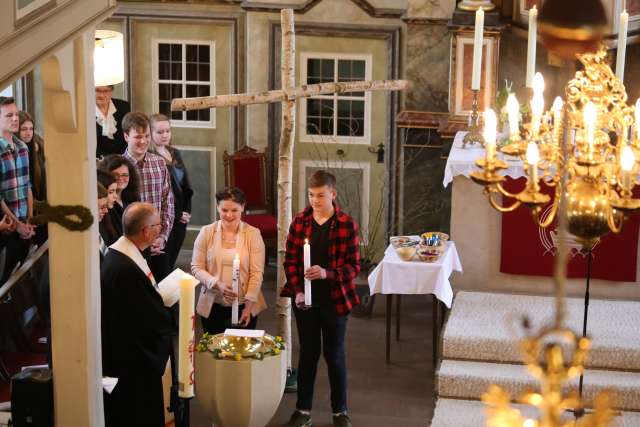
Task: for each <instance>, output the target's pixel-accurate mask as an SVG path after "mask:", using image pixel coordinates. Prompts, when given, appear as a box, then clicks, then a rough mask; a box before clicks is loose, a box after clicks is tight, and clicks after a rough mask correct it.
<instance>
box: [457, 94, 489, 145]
mask: <svg viewBox="0 0 640 427" xmlns="http://www.w3.org/2000/svg"><path fill="white" fill-rule="evenodd" d="M472 92H473V98H472V100H471V115H470V116H469V120H470V121H471V123H470V124H469V132H467V134H466V135H465V136H464V139H463V140H462V148H465V147H466V146H467V144H470V145H473V144H480V146H481V147H484V137H483V136H482V130H481V128H480V113H479V111H478V93H479V92H480V91H479V90H478V89H472Z"/></svg>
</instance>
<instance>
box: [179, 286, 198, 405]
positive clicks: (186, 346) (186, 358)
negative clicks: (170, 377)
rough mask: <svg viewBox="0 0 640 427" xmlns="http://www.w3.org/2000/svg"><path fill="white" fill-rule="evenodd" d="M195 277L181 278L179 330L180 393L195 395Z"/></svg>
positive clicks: (181, 394) (185, 395)
mask: <svg viewBox="0 0 640 427" xmlns="http://www.w3.org/2000/svg"><path fill="white" fill-rule="evenodd" d="M195 285H196V283H195V282H194V280H193V278H192V277H190V276H188V275H185V276H184V277H183V278H182V279H180V314H179V320H180V324H179V330H178V349H179V350H178V395H179V396H180V397H183V398H189V397H193V383H194V369H193V351H194V347H195V346H194V342H193V340H194V331H195V321H196V318H195V314H194V307H195V300H196V292H195Z"/></svg>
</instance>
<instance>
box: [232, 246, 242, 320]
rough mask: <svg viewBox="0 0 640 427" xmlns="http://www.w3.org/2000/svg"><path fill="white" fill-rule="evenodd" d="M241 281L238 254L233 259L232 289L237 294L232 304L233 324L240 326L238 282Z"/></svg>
mask: <svg viewBox="0 0 640 427" xmlns="http://www.w3.org/2000/svg"><path fill="white" fill-rule="evenodd" d="M239 280H240V255H238V254H236V256H235V257H234V258H233V266H232V270H231V288H232V290H233V292H235V294H236V298H235V299H234V300H233V303H231V324H232V325H237V324H238V298H239V297H240V294H239V292H238V291H239V289H240V286H239V284H238V281H239Z"/></svg>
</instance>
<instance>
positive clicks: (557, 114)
mask: <svg viewBox="0 0 640 427" xmlns="http://www.w3.org/2000/svg"><path fill="white" fill-rule="evenodd" d="M563 106H564V102H563V101H562V98H560V97H559V96H556V99H554V100H553V106H552V107H551V109H552V110H553V136H554V138H556V139H557V140H558V141H559V140H560V130H561V129H562V127H561V126H562V107H563Z"/></svg>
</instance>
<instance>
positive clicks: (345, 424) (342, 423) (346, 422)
mask: <svg viewBox="0 0 640 427" xmlns="http://www.w3.org/2000/svg"><path fill="white" fill-rule="evenodd" d="M333 427H351V418H349V416H348V415H347V414H338V415H334V416H333Z"/></svg>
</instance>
